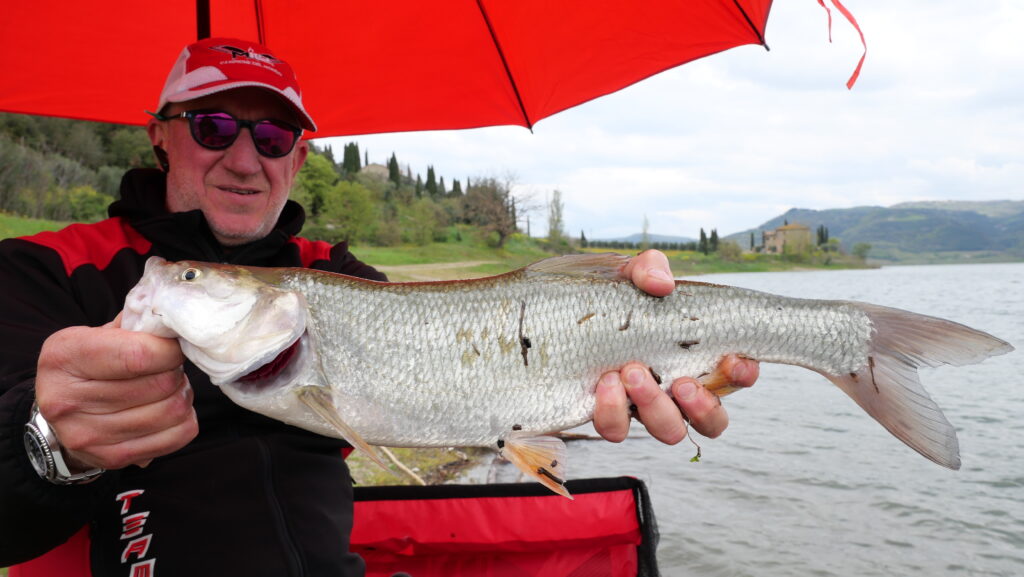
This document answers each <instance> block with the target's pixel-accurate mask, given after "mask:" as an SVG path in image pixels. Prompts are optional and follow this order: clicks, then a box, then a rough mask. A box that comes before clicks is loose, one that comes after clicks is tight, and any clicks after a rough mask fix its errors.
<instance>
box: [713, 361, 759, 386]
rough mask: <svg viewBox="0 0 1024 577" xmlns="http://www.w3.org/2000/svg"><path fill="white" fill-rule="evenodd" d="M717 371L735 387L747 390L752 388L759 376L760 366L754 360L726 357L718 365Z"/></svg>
mask: <svg viewBox="0 0 1024 577" xmlns="http://www.w3.org/2000/svg"><path fill="white" fill-rule="evenodd" d="M718 370H719V371H720V372H721V373H722V374H723V375H728V376H729V378H730V379H732V385H733V386H735V387H743V388H748V387H751V386H753V384H754V381H756V380H757V377H758V375H759V374H760V370H761V365H760V363H758V362H757V361H755V360H752V359H745V358H743V357H740V356H738V355H726V356H725V357H724V358H722V360H721V362H719V363H718Z"/></svg>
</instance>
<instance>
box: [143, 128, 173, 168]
mask: <svg viewBox="0 0 1024 577" xmlns="http://www.w3.org/2000/svg"><path fill="white" fill-rule="evenodd" d="M164 130H165V126H164V125H162V124H160V123H159V122H157V120H156V119H155V118H151V119H150V120H149V123H148V124H146V134H147V135H149V141H150V142H151V143H152V144H153V156H154V157H156V162H157V164H158V165H160V168H161V169H163V171H164V172H167V171H169V170H170V169H171V163H170V162H169V161H168V159H167V151H166V150H164V147H163V144H164V139H165V138H166V136H167V135H166V133H165V132H164Z"/></svg>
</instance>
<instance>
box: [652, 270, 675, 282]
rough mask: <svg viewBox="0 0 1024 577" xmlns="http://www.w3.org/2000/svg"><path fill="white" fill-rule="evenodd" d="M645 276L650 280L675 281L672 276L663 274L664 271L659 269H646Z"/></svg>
mask: <svg viewBox="0 0 1024 577" xmlns="http://www.w3.org/2000/svg"><path fill="white" fill-rule="evenodd" d="M647 276H649V277H651V278H656V279H658V280H675V279H673V278H672V275H670V274H668V273H667V272H665V269H660V268H652V269H648V270H647Z"/></svg>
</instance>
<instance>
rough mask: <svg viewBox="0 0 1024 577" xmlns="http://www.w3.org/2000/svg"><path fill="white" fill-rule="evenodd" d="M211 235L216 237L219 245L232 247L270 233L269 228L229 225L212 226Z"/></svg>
mask: <svg viewBox="0 0 1024 577" xmlns="http://www.w3.org/2000/svg"><path fill="white" fill-rule="evenodd" d="M212 232H213V237H214V238H216V239H217V242H219V243H220V244H221V246H226V247H232V246H241V245H243V244H249V243H250V242H254V241H257V240H260V239H261V238H263V237H265V236H267V235H268V234H270V231H269V230H264V229H263V228H253V227H249V228H241V227H239V228H230V227H212Z"/></svg>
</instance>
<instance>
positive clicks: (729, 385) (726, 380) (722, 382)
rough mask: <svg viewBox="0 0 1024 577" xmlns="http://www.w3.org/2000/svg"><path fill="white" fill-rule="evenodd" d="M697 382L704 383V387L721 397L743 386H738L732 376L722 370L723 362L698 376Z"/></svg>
mask: <svg viewBox="0 0 1024 577" xmlns="http://www.w3.org/2000/svg"><path fill="white" fill-rule="evenodd" d="M697 382H699V383H700V384H701V385H704V388H705V389H707V390H709V391H711V392H712V393H714V394H715V395H717V396H719V397H724V396H726V395H729V394H732V393H735V392H736V391H738V390H740V389H742V388H743V387H737V386H736V385H734V384H733V382H732V377H730V376H728V375H726V374H725V373H723V372H722V363H719V364H718V366H717V367H715V369H714V370H713V371H711V372H710V373H706V374H704V375H701V376H700V377H697Z"/></svg>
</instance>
